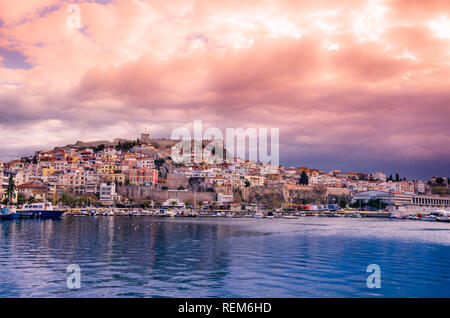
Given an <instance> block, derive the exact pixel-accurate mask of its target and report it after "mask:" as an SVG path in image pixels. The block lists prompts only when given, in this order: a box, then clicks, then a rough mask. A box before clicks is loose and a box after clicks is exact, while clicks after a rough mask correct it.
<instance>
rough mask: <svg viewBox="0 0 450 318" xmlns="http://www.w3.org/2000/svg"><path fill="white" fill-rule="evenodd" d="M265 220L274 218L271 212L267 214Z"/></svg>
mask: <svg viewBox="0 0 450 318" xmlns="http://www.w3.org/2000/svg"><path fill="white" fill-rule="evenodd" d="M266 218H268V219H274V218H275V216H274V215H273V212H267V215H266Z"/></svg>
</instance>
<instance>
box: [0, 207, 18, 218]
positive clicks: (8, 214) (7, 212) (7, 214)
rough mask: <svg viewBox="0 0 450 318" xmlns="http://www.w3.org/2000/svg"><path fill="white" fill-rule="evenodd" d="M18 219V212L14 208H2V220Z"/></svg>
mask: <svg viewBox="0 0 450 318" xmlns="http://www.w3.org/2000/svg"><path fill="white" fill-rule="evenodd" d="M12 219H17V213H16V211H15V210H14V209H13V208H1V209H0V220H12Z"/></svg>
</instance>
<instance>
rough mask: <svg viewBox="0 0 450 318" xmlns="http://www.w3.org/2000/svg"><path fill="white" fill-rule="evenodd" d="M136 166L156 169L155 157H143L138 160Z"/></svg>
mask: <svg viewBox="0 0 450 318" xmlns="http://www.w3.org/2000/svg"><path fill="white" fill-rule="evenodd" d="M136 166H137V167H138V168H149V169H155V159H153V158H148V159H141V160H138V162H137V164H136Z"/></svg>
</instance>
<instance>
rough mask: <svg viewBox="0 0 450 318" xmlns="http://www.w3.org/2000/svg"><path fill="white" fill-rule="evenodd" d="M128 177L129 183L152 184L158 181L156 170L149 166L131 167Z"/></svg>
mask: <svg viewBox="0 0 450 318" xmlns="http://www.w3.org/2000/svg"><path fill="white" fill-rule="evenodd" d="M129 178H130V179H129V180H130V184H134V185H153V184H156V183H158V170H155V169H150V168H138V169H131V170H130V174H129Z"/></svg>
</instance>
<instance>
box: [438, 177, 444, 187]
mask: <svg viewBox="0 0 450 318" xmlns="http://www.w3.org/2000/svg"><path fill="white" fill-rule="evenodd" d="M436 184H437V185H439V186H443V185H444V178H441V177H439V178H436Z"/></svg>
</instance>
